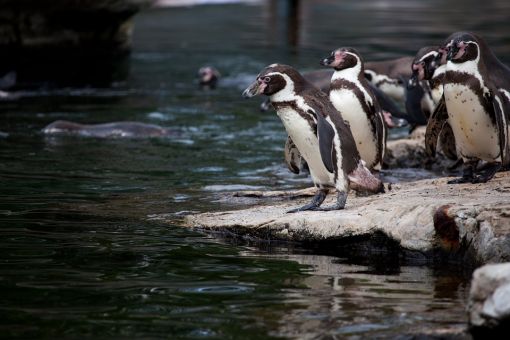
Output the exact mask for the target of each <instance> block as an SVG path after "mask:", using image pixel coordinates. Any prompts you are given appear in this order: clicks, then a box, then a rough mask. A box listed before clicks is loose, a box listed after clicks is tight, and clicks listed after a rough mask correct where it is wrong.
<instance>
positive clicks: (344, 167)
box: [243, 64, 384, 212]
mask: <svg viewBox="0 0 510 340" xmlns="http://www.w3.org/2000/svg"><path fill="white" fill-rule="evenodd" d="M259 94H265V95H267V96H269V98H270V100H271V104H272V105H273V107H274V108H275V109H276V111H277V114H278V116H279V117H280V119H281V120H282V123H283V125H284V126H285V129H286V130H287V133H288V135H289V136H290V137H291V138H292V141H293V142H294V143H295V145H296V146H297V148H298V149H299V153H300V154H301V156H302V157H303V158H304V159H305V160H306V162H307V164H308V167H309V169H310V175H311V177H312V180H313V182H314V184H315V186H316V187H317V189H318V191H317V193H316V195H315V196H314V197H313V199H312V201H311V202H310V203H309V204H307V205H305V206H303V207H300V208H297V209H294V210H291V211H290V212H297V211H304V210H318V209H320V210H336V209H343V208H344V207H345V203H346V200H347V193H348V192H349V189H350V188H352V189H354V190H357V191H368V192H372V193H379V192H383V191H384V187H383V184H382V182H381V181H380V180H379V179H378V178H376V177H375V176H374V175H372V173H371V172H370V170H368V168H367V167H366V166H365V165H364V162H363V161H362V160H361V158H360V156H359V153H358V150H357V149H356V144H355V142H354V138H353V137H352V133H351V131H350V128H349V126H348V124H347V123H346V122H345V121H344V120H343V118H342V116H341V115H340V113H339V112H338V111H337V110H336V109H335V108H334V107H333V104H331V102H330V101H329V99H328V97H327V95H326V94H324V93H323V92H322V91H320V90H319V89H317V88H316V87H314V86H313V85H311V84H310V83H309V82H308V81H306V79H305V78H303V76H302V75H301V74H300V73H299V72H297V71H296V70H295V69H294V68H292V67H291V66H287V65H281V64H272V65H269V66H268V67H266V68H265V69H264V70H262V72H261V73H260V74H259V75H258V76H257V79H256V80H255V81H254V82H253V84H251V85H250V86H249V87H248V88H247V89H246V90H245V91H244V92H243V96H244V97H246V98H248V97H253V96H255V95H259ZM330 188H336V189H337V202H336V204H334V205H333V206H332V207H328V208H319V207H320V205H321V204H322V202H323V201H324V199H325V198H326V195H327V193H328V191H329V189H330Z"/></svg>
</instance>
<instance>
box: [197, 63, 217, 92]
mask: <svg viewBox="0 0 510 340" xmlns="http://www.w3.org/2000/svg"><path fill="white" fill-rule="evenodd" d="M197 76H198V82H199V84H200V86H204V87H205V86H209V87H212V88H214V87H215V86H216V83H217V82H218V79H219V78H220V77H221V74H220V72H219V71H218V70H217V69H216V68H215V67H213V66H203V67H201V68H200V69H199V70H198V72H197Z"/></svg>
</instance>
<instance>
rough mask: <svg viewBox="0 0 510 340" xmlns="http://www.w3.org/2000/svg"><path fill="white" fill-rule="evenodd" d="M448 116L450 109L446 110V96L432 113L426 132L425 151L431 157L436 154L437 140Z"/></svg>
mask: <svg viewBox="0 0 510 340" xmlns="http://www.w3.org/2000/svg"><path fill="white" fill-rule="evenodd" d="M447 118H448V111H447V110H446V103H445V100H444V97H442V98H441V100H440V101H439V103H438V104H437V106H436V109H435V110H434V112H433V113H432V115H430V118H429V121H428V123H427V130H426V132H425V153H426V154H427V155H428V156H430V157H434V156H435V155H436V147H437V140H438V138H439V134H440V132H441V130H442V128H443V125H444V123H445V122H446V119H447Z"/></svg>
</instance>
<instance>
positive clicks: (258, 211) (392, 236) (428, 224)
mask: <svg viewBox="0 0 510 340" xmlns="http://www.w3.org/2000/svg"><path fill="white" fill-rule="evenodd" d="M448 179H449V178H438V179H429V180H420V181H416V182H411V183H402V184H394V185H393V187H392V189H391V191H388V192H387V193H385V194H379V195H373V196H368V197H356V196H355V195H354V194H350V195H349V198H348V200H347V205H346V209H345V210H342V211H329V212H324V211H307V212H300V213H295V214H289V213H287V211H288V210H289V209H291V208H294V207H296V206H299V205H301V204H304V203H305V202H306V201H307V200H309V197H307V198H306V199H302V198H301V199H299V198H295V197H296V195H295V193H289V192H286V193H282V195H283V196H285V195H288V197H289V200H287V201H283V202H282V201H275V200H272V201H271V202H270V203H271V205H260V204H257V205H256V206H254V207H252V208H249V209H243V210H234V211H223V212H212V213H202V214H196V215H189V216H186V217H185V219H184V221H183V223H184V225H185V226H187V227H193V228H202V229H204V230H207V231H211V232H220V233H225V234H231V235H236V236H241V237H247V238H255V239H258V240H270V241H286V242H306V243H310V242H312V243H319V242H328V243H330V244H332V243H337V244H356V243H360V242H364V241H369V240H377V241H378V242H381V241H382V240H383V239H385V240H386V241H387V242H383V243H384V244H385V245H387V246H388V247H390V248H392V249H398V250H399V252H400V254H403V255H404V256H406V257H409V258H422V259H425V260H428V259H433V258H441V259H452V260H465V261H466V262H469V263H471V264H473V265H480V264H484V263H488V262H504V261H510V236H509V232H510V213H509V211H510V181H509V180H510V173H508V172H506V173H498V174H497V175H496V176H495V178H493V179H492V180H491V181H489V182H488V183H484V184H457V185H450V184H447V180H448ZM299 193H300V194H301V195H309V194H311V191H304V192H303V191H302V192H299ZM244 194H246V195H248V196H252V197H254V196H257V193H253V192H247V193H237V194H236V195H237V196H239V195H241V196H242V195H244ZM258 195H259V196H261V198H264V197H266V194H264V193H258ZM292 195H294V199H292V200H290V199H291V197H292ZM267 196H272V197H274V196H278V192H276V193H275V192H270V193H267ZM330 196H331V197H330V198H329V200H330V201H329V202H328V201H326V202H325V203H324V204H328V203H329V204H331V203H332V202H331V201H332V200H333V199H334V195H330ZM268 200H270V198H269V197H267V198H266V199H265V200H262V201H263V202H264V203H265V204H267V203H268ZM331 242H332V243H331ZM437 255H440V256H437Z"/></svg>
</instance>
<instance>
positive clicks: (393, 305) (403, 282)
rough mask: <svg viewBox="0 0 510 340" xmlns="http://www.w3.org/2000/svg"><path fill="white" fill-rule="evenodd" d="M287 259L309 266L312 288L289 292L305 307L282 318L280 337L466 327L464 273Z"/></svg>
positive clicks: (381, 334) (329, 259)
mask: <svg viewBox="0 0 510 340" xmlns="http://www.w3.org/2000/svg"><path fill="white" fill-rule="evenodd" d="M285 258H286V259H289V260H294V261H297V262H298V263H300V264H303V265H307V266H309V268H310V269H309V271H308V273H309V275H310V276H308V277H307V278H305V279H303V281H302V284H303V285H304V286H305V287H307V288H308V290H307V291H302V290H294V289H289V290H286V294H285V296H286V299H285V302H286V303H289V304H298V305H299V306H300V307H298V308H294V309H292V310H291V311H289V313H288V314H286V315H284V316H283V318H282V320H280V325H281V328H279V330H278V332H279V335H284V336H286V337H300V338H317V337H318V338H321V337H325V336H342V337H349V336H363V337H364V338H366V337H386V336H391V335H392V334H401V335H402V334H416V333H420V332H422V333H428V332H430V331H431V330H438V329H442V330H447V329H449V330H451V331H454V332H458V331H459V330H462V329H464V328H465V325H464V318H463V317H460V316H462V315H463V313H464V310H465V305H464V303H463V301H465V298H466V297H467V294H468V290H469V289H468V287H467V285H466V283H465V276H464V274H462V273H456V272H455V271H454V272H450V273H448V274H445V273H443V275H444V276H442V277H436V275H435V273H434V269H432V268H428V267H397V268H394V269H395V270H394V271H393V272H388V273H385V274H381V272H380V271H378V270H375V271H374V270H373V269H371V268H370V267H369V266H364V265H354V264H349V263H346V262H345V261H339V259H338V258H334V257H328V256H313V255H290V256H285ZM445 283H446V284H445ZM445 292H446V294H444V293H445ZM439 314H441V315H443V316H444V317H443V318H441V320H438V319H437V315H439Z"/></svg>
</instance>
